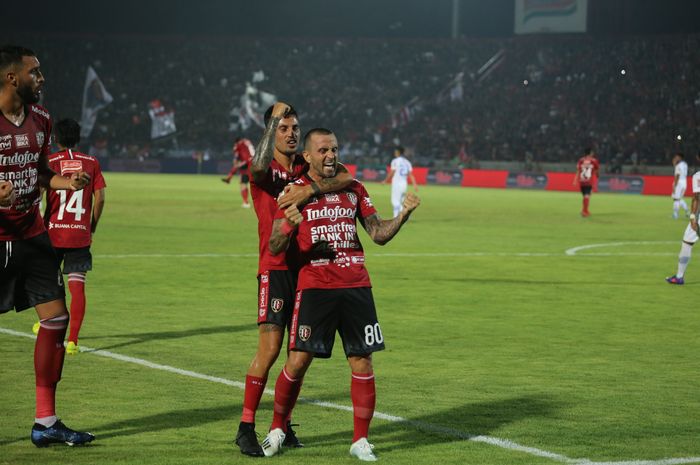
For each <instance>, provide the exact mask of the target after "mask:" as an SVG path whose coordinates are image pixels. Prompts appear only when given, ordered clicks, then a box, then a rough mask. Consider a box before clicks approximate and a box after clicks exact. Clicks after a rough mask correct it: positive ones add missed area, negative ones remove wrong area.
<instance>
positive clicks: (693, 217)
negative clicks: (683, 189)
mask: <svg viewBox="0 0 700 465" xmlns="http://www.w3.org/2000/svg"><path fill="white" fill-rule="evenodd" d="M695 158H696V161H697V162H698V163H700V152H698V153H697V155H696V156H695ZM691 182H692V188H693V201H692V203H691V204H690V215H689V216H690V222H689V223H688V226H686V227H685V232H684V233H683V242H681V251H680V253H679V254H678V270H677V271H676V274H675V275H673V276H669V277H668V278H666V282H668V283H669V284H680V285H682V284H685V279H684V276H685V270H686V268H688V263H689V262H690V256H691V254H692V252H693V245H695V243H696V242H697V241H698V205H699V204H700V171H697V172H696V173H695V174H694V175H693V179H692V181H691Z"/></svg>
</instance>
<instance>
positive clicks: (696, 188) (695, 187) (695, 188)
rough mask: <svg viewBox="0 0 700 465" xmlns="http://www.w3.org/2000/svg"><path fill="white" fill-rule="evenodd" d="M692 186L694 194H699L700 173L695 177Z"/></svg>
mask: <svg viewBox="0 0 700 465" xmlns="http://www.w3.org/2000/svg"><path fill="white" fill-rule="evenodd" d="M692 184H693V186H692V187H693V194H697V193H698V192H700V171H698V172H697V173H695V174H694V175H693V180H692Z"/></svg>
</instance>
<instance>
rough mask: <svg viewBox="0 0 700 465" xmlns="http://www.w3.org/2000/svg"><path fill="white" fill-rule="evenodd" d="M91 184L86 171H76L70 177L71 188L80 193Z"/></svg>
mask: <svg viewBox="0 0 700 465" xmlns="http://www.w3.org/2000/svg"><path fill="white" fill-rule="evenodd" d="M89 183H90V175H89V174H87V173H86V172H85V171H76V172H75V173H72V174H71V175H70V188H71V189H72V190H74V191H79V190H81V189H82V188H83V187H85V186H87V185H88V184H89Z"/></svg>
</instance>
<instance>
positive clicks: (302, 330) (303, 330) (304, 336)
mask: <svg viewBox="0 0 700 465" xmlns="http://www.w3.org/2000/svg"><path fill="white" fill-rule="evenodd" d="M310 337H311V326H307V325H301V326H299V339H301V340H302V341H304V342H306V341H308V340H309V338H310Z"/></svg>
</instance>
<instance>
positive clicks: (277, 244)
mask: <svg viewBox="0 0 700 465" xmlns="http://www.w3.org/2000/svg"><path fill="white" fill-rule="evenodd" d="M282 221H285V220H284V219H281V220H275V222H274V224H273V225H272V234H271V235H270V253H271V254H272V255H277V254H279V253H281V252H284V251H285V250H287V247H289V242H290V241H291V236H287V235H285V234H282V231H281V226H282Z"/></svg>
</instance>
